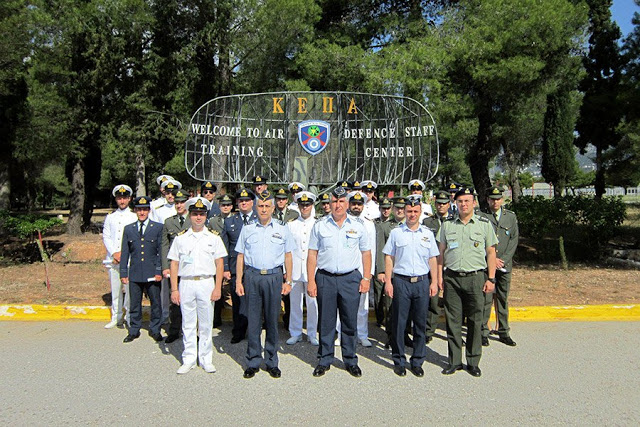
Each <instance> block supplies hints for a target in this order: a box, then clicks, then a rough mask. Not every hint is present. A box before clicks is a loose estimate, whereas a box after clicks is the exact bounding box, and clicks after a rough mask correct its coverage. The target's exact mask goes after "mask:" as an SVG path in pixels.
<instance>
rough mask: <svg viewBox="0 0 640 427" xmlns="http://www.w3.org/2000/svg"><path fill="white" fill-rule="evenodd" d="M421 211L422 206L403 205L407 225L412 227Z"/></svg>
mask: <svg viewBox="0 0 640 427" xmlns="http://www.w3.org/2000/svg"><path fill="white" fill-rule="evenodd" d="M421 213H422V206H421V205H418V206H409V205H407V206H405V207H404V216H405V217H406V218H407V225H408V226H409V227H413V226H414V225H416V224H417V223H418V220H419V219H420V214H421Z"/></svg>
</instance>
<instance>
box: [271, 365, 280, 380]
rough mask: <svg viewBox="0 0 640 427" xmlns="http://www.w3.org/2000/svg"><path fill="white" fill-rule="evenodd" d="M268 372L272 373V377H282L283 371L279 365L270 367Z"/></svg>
mask: <svg viewBox="0 0 640 427" xmlns="http://www.w3.org/2000/svg"><path fill="white" fill-rule="evenodd" d="M267 372H268V373H269V375H271V378H280V377H281V376H282V371H280V368H278V367H277V366H275V367H273V368H268V369H267Z"/></svg>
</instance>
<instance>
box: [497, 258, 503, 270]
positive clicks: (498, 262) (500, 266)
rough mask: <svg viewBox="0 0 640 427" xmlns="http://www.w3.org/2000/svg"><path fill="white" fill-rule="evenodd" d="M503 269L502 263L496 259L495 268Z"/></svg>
mask: <svg viewBox="0 0 640 427" xmlns="http://www.w3.org/2000/svg"><path fill="white" fill-rule="evenodd" d="M503 267H504V261H503V260H501V259H500V258H496V268H503Z"/></svg>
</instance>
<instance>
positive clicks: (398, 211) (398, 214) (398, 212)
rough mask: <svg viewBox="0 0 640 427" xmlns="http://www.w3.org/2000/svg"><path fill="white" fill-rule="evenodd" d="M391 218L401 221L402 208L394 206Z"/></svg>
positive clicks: (402, 216)
mask: <svg viewBox="0 0 640 427" xmlns="http://www.w3.org/2000/svg"><path fill="white" fill-rule="evenodd" d="M393 216H395V217H396V219H397V220H398V221H402V220H403V219H404V207H402V208H399V207H397V206H394V208H393Z"/></svg>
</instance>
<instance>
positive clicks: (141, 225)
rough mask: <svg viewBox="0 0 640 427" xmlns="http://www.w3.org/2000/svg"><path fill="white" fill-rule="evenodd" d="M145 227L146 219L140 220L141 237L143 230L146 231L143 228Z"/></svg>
mask: <svg viewBox="0 0 640 427" xmlns="http://www.w3.org/2000/svg"><path fill="white" fill-rule="evenodd" d="M143 227H144V221H140V229H139V231H140V237H142V232H143V231H144V230H143Z"/></svg>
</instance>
